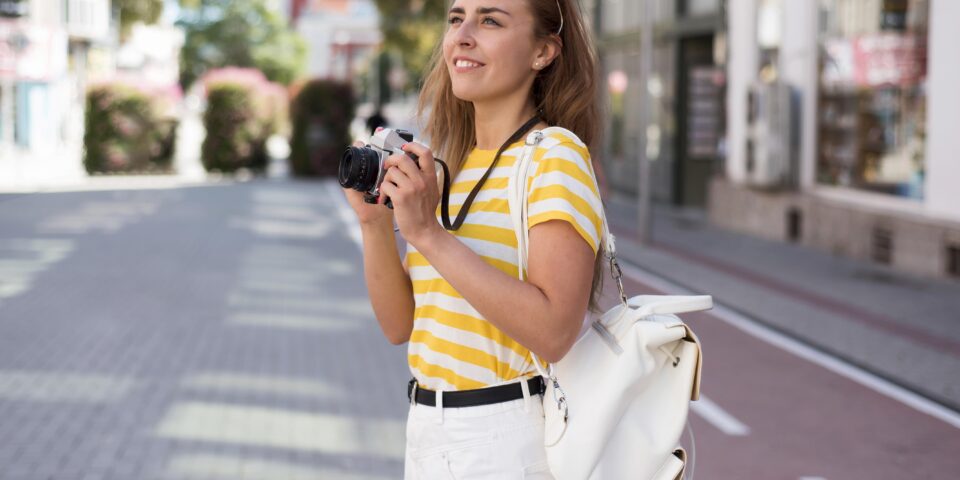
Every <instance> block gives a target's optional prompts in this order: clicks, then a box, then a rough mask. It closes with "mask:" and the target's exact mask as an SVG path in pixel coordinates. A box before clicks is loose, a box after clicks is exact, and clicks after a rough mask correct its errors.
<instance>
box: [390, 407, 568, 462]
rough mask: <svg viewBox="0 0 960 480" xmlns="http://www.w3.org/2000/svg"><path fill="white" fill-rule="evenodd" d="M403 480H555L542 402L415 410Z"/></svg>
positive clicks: (412, 410) (410, 418) (412, 409)
mask: <svg viewBox="0 0 960 480" xmlns="http://www.w3.org/2000/svg"><path fill="white" fill-rule="evenodd" d="M403 478H404V479H405V480H453V479H456V480H511V479H516V480H521V479H534V480H553V475H551V474H550V469H549V467H548V466H547V453H546V451H545V450H544V447H543V405H542V404H541V397H540V396H539V395H536V394H534V395H532V396H528V397H525V398H521V399H518V400H512V401H509V402H504V403H496V404H493V405H481V406H477V407H463V408H436V407H428V406H425V405H411V407H410V413H409V415H408V417H407V452H406V461H405V466H404V475H403Z"/></svg>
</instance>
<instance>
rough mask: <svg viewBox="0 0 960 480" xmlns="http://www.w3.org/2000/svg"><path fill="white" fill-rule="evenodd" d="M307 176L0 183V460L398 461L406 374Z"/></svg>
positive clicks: (314, 472)
mask: <svg viewBox="0 0 960 480" xmlns="http://www.w3.org/2000/svg"><path fill="white" fill-rule="evenodd" d="M334 208H335V207H334V206H333V205H331V204H330V198H329V196H328V193H327V190H326V189H324V188H323V187H322V185H320V184H318V183H311V182H293V181H282V182H278V181H266V180H259V181H253V182H249V183H243V184H220V185H210V186H202V187H193V188H173V189H160V190H144V191H96V192H81V193H46V194H33V195H6V196H4V195H0V479H2V480H27V479H29V480H48V479H58V480H60V479H62V480H85V479H91V480H92V479H113V480H130V479H157V480H160V479H163V480H171V479H177V480H179V479H184V480H192V479H255V480H260V479H263V480H267V479H270V480H273V479H314V478H330V479H349V480H353V479H358V480H359V479H386V478H398V477H400V476H401V472H402V468H403V467H402V464H403V438H404V424H405V416H406V403H405V400H406V399H405V391H404V389H405V384H406V380H407V378H408V376H409V372H408V371H407V368H406V362H405V352H404V348H403V347H394V346H391V345H389V344H388V343H387V342H386V340H384V339H383V337H382V335H381V334H380V330H379V328H378V327H377V325H376V322H375V320H374V318H373V314H372V312H371V310H370V307H369V304H368V301H367V292H366V290H365V287H364V284H363V280H362V275H360V274H359V272H360V270H359V269H360V268H361V258H360V252H359V250H358V249H357V247H356V245H355V244H354V243H353V242H352V241H351V240H350V238H349V237H348V235H347V233H346V231H345V229H344V226H343V223H342V221H341V220H340V219H339V217H338V216H337V215H336V213H335V210H334Z"/></svg>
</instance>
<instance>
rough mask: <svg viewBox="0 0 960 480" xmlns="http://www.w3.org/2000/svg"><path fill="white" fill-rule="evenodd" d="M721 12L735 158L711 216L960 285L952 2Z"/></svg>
mask: <svg viewBox="0 0 960 480" xmlns="http://www.w3.org/2000/svg"><path fill="white" fill-rule="evenodd" d="M729 12H730V13H729V32H730V54H729V55H730V63H729V65H728V72H729V79H730V80H729V89H728V95H727V101H728V105H729V107H730V108H729V112H728V115H727V119H728V124H729V130H728V141H729V144H730V154H729V156H728V158H727V161H726V165H725V168H724V169H723V175H722V176H719V177H718V178H717V179H716V180H715V181H714V182H713V183H712V188H711V202H710V214H711V218H712V219H713V220H714V221H715V222H716V223H718V224H720V225H724V226H727V227H730V228H733V229H736V230H740V231H744V232H750V233H754V234H757V235H761V236H764V237H768V238H774V239H782V240H785V241H793V242H798V243H801V244H804V245H810V246H814V247H817V248H821V249H825V250H828V251H832V252H835V253H837V254H841V255H848V256H853V257H856V258H860V259H868V260H873V261H876V262H880V263H885V264H890V265H892V266H893V267H895V268H898V269H901V270H905V271H909V272H913V273H917V274H922V275H930V276H952V277H956V278H960V188H958V185H960V163H958V162H957V158H956V156H957V152H958V151H960V135H958V134H957V131H958V130H957V127H956V125H957V124H958V123H960V93H958V90H957V85H960V64H958V62H957V58H958V57H957V54H956V52H955V50H956V46H957V45H960V29H958V28H957V26H956V23H957V20H960V2H956V1H954V0H830V1H827V0H822V1H820V2H810V1H807V0H730V1H729ZM754 12H757V13H754Z"/></svg>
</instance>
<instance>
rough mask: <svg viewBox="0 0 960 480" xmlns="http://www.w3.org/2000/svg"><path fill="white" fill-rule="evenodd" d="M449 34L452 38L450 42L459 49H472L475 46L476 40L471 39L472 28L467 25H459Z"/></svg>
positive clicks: (464, 23)
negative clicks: (459, 47)
mask: <svg viewBox="0 0 960 480" xmlns="http://www.w3.org/2000/svg"><path fill="white" fill-rule="evenodd" d="M450 34H451V35H452V36H453V38H452V39H451V40H453V41H454V43H456V44H457V45H459V46H461V47H472V46H474V45H475V44H476V40H475V39H474V38H473V27H471V26H470V24H469V23H466V22H463V23H461V24H460V26H459V27H457V28H456V29H454V30H453V31H451V32H450Z"/></svg>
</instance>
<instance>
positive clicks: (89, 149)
mask: <svg viewBox="0 0 960 480" xmlns="http://www.w3.org/2000/svg"><path fill="white" fill-rule="evenodd" d="M158 98H159V97H157V96H154V95H151V94H149V93H148V92H144V91H141V90H138V89H136V88H134V87H132V86H129V85H125V84H121V83H109V84H101V85H96V86H93V87H91V88H89V89H88V90H87V98H86V113H85V118H84V123H85V130H84V135H83V146H84V154H83V166H84V168H85V169H86V170H87V173H169V172H170V171H171V164H172V161H173V152H174V149H175V146H176V136H177V135H176V134H177V125H178V123H177V120H176V119H172V118H162V117H161V115H160V113H159V111H160V108H159V106H158V104H157V103H158V100H157V99H158Z"/></svg>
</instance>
